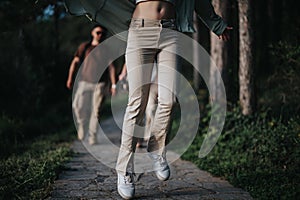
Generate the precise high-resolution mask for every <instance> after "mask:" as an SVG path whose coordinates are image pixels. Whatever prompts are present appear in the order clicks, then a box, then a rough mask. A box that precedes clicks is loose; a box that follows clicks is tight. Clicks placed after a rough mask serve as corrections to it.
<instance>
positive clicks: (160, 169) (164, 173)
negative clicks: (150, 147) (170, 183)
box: [149, 153, 170, 181]
mask: <svg viewBox="0 0 300 200" xmlns="http://www.w3.org/2000/svg"><path fill="white" fill-rule="evenodd" d="M149 157H150V158H151V159H152V160H153V169H154V171H155V174H156V176H157V178H158V179H159V180H161V181H166V180H168V179H169V177H170V168H169V165H168V163H167V160H166V158H164V156H161V155H156V154H152V153H150V154H149Z"/></svg>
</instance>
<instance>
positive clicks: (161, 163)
mask: <svg viewBox="0 0 300 200" xmlns="http://www.w3.org/2000/svg"><path fill="white" fill-rule="evenodd" d="M157 161H158V162H159V165H160V166H161V167H165V166H166V159H165V158H164V157H163V156H158V157H157Z"/></svg>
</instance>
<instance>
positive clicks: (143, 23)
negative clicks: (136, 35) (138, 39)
mask: <svg viewBox="0 0 300 200" xmlns="http://www.w3.org/2000/svg"><path fill="white" fill-rule="evenodd" d="M130 27H163V28H174V29H175V28H176V25H175V19H159V20H155V19H136V18H132V19H131V22H130Z"/></svg>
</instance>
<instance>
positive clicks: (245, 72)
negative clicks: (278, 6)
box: [238, 0, 255, 115]
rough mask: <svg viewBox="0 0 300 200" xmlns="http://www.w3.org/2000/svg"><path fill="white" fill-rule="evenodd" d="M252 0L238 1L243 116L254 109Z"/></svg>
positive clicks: (249, 113)
mask: <svg viewBox="0 0 300 200" xmlns="http://www.w3.org/2000/svg"><path fill="white" fill-rule="evenodd" d="M252 3H253V0H238V6H239V37H240V38H239V40H240V56H239V57H240V58H239V65H240V66H239V83H240V104H241V108H242V113H243V114H244V115H251V114H252V113H253V112H254V108H255V98H254V94H255V93H254V80H253V79H254V76H253V69H254V66H253V65H254V52H253V36H254V35H253V28H252V20H253V16H252Z"/></svg>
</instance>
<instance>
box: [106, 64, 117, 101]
mask: <svg viewBox="0 0 300 200" xmlns="http://www.w3.org/2000/svg"><path fill="white" fill-rule="evenodd" d="M108 70H109V78H110V81H111V94H112V95H115V94H116V91H117V88H116V76H115V75H116V68H115V66H114V65H113V64H112V63H111V64H110V65H109V67H108Z"/></svg>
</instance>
